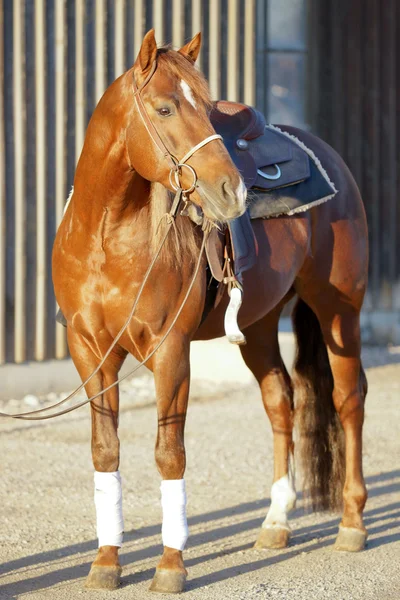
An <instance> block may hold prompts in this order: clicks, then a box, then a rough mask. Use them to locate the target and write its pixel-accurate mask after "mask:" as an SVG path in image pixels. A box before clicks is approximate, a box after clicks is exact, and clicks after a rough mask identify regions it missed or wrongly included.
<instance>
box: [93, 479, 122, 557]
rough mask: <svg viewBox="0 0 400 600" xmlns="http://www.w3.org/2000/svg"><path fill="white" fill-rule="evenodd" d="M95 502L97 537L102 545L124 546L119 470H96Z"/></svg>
mask: <svg viewBox="0 0 400 600" xmlns="http://www.w3.org/2000/svg"><path fill="white" fill-rule="evenodd" d="M94 503H95V505H96V517H97V537H98V538H99V548H100V546H119V547H121V546H122V537H123V532H124V518H123V516H122V485H121V475H120V473H119V471H114V472H113V473H100V472H99V471H95V472H94Z"/></svg>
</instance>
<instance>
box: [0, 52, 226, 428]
mask: <svg viewBox="0 0 400 600" xmlns="http://www.w3.org/2000/svg"><path fill="white" fill-rule="evenodd" d="M156 68H157V63H156V61H154V63H153V65H152V68H151V70H150V72H149V74H148V75H147V77H146V79H145V80H144V81H143V82H142V84H141V85H140V87H138V86H137V85H136V81H135V78H134V77H133V89H134V94H133V95H134V98H135V102H136V106H137V109H138V112H139V115H140V117H141V119H142V121H143V123H144V125H145V127H146V129H147V132H148V134H149V135H150V138H151V139H152V141H153V142H154V143H155V144H156V146H157V147H158V149H159V150H160V151H161V152H162V154H163V156H164V158H165V159H166V160H167V161H168V162H169V164H170V165H171V169H170V173H169V180H170V184H171V187H172V188H173V189H174V190H175V192H176V194H175V198H174V201H173V203H172V206H171V210H170V212H169V213H167V215H166V217H167V230H166V232H165V235H164V237H163V239H162V240H161V243H160V245H159V247H158V249H157V252H156V253H155V255H154V257H153V259H152V261H151V263H150V265H149V267H148V269H147V271H146V273H145V276H144V279H143V281H142V284H141V286H140V288H139V291H138V294H137V296H136V299H135V301H134V303H133V305H132V308H131V311H130V313H129V315H128V318H127V319H126V321H125V323H124V325H123V326H122V328H121V329H120V330H119V332H118V334H117V335H116V337H115V338H114V340H113V341H112V343H111V345H110V347H109V348H108V350H107V352H106V353H105V355H104V356H103V358H102V359H101V361H100V363H99V364H98V366H97V367H96V369H95V370H94V371H93V372H92V373H91V374H90V375H89V377H88V378H87V379H86V380H85V381H84V382H83V383H81V385H79V387H77V388H76V389H75V390H74V391H73V392H72V393H71V394H69V395H68V396H67V397H66V398H63V399H62V400H60V401H59V402H56V403H55V404H52V405H51V406H47V407H45V408H40V409H38V410H34V411H30V412H25V413H16V414H7V413H3V412H0V417H11V418H13V419H21V420H25V421H42V420H46V419H53V418H54V417H58V416H60V415H65V414H67V413H69V412H72V411H73V410H76V409H77V408H80V407H81V406H84V405H85V404H88V403H89V402H92V401H93V400H95V399H96V398H98V397H99V396H101V395H102V394H103V393H104V392H107V391H108V390H110V389H111V388H113V387H114V386H116V385H118V384H119V383H120V382H121V381H123V380H124V379H126V378H127V377H129V376H131V375H133V373H135V372H136V371H137V370H138V369H139V368H140V367H142V366H143V365H145V364H146V362H147V361H148V360H150V358H151V357H152V356H153V355H154V354H155V352H156V351H157V350H158V349H159V348H160V346H161V345H162V344H163V343H164V341H165V340H166V338H167V337H168V335H169V334H170V332H171V330H172V328H173V327H174V325H175V323H176V321H177V320H178V318H179V316H180V314H181V312H182V310H183V308H184V306H185V304H186V302H187V299H188V297H189V294H190V292H191V291H192V289H193V286H194V283H195V281H196V278H197V275H198V273H199V269H200V265H201V260H202V257H203V253H204V249H205V245H206V242H207V238H208V235H209V232H210V229H209V228H208V229H207V226H206V227H205V228H203V231H204V236H203V240H202V244H201V248H200V253H199V257H198V260H197V263H196V268H195V270H194V273H193V278H192V280H191V282H190V285H189V288H188V290H187V292H186V294H185V297H184V299H183V301H182V303H181V305H180V307H179V309H178V311H177V313H176V315H175V317H174V319H173V320H172V323H171V325H170V326H169V327H168V329H167V331H166V332H165V334H164V335H163V336H162V338H161V340H160V341H159V342H158V343H157V344H156V346H155V347H154V348H153V350H152V351H151V352H150V354H149V355H148V356H147V357H146V358H145V359H144V360H142V362H140V363H139V364H138V365H136V367H134V368H133V369H132V370H131V371H129V372H128V373H126V374H125V375H124V376H123V377H121V378H119V379H117V380H116V381H114V382H113V383H112V384H111V385H109V386H108V387H106V388H105V389H102V390H101V391H100V392H98V393H97V394H95V395H94V396H92V397H90V398H87V399H85V400H83V401H81V402H78V403H76V404H74V405H73V406H70V407H68V408H65V409H63V410H60V411H58V412H56V413H53V414H50V415H42V416H34V415H38V414H39V413H43V412H48V411H50V410H53V409H54V408H57V407H58V406H61V405H63V404H65V403H66V402H68V401H69V400H71V399H72V398H73V397H75V396H76V395H77V394H78V393H79V392H80V391H81V390H82V389H83V388H84V387H85V386H86V385H87V384H88V383H89V381H91V379H92V378H93V377H94V376H95V375H96V374H97V373H98V372H99V371H100V369H101V368H102V366H103V365H104V363H105V361H106V360H107V358H108V357H109V355H110V354H111V352H112V350H113V349H114V347H115V346H116V344H117V343H118V341H119V340H120V338H121V337H122V335H123V334H124V332H125V331H126V329H127V328H128V326H129V324H130V322H131V320H132V318H133V315H134V313H135V310H136V308H137V305H138V302H139V300H140V297H141V295H142V293H143V289H144V287H145V285H146V283H147V281H148V279H149V277H150V273H151V271H152V270H153V267H154V265H155V263H156V261H157V259H158V257H159V255H160V252H161V250H162V248H163V246H164V244H165V241H166V239H167V237H168V234H169V232H170V230H171V227H172V226H174V227H175V218H176V215H177V213H178V209H179V206H180V204H181V201H182V200H183V201H184V202H185V204H186V203H187V202H188V198H187V194H190V193H191V192H192V191H193V190H194V189H195V187H196V183H197V174H196V171H195V170H194V169H193V167H191V166H190V165H188V164H186V163H187V161H188V160H189V158H190V157H191V156H193V154H194V153H195V152H197V150H199V149H200V148H203V146H205V145H206V144H208V143H210V142H212V141H214V140H222V136H220V135H218V134H213V135H210V136H208V137H207V138H206V139H204V140H203V141H201V142H199V143H198V144H196V145H195V146H194V147H193V148H191V149H190V150H189V151H188V152H187V153H186V154H185V155H184V157H183V158H182V160H181V161H178V160H177V159H176V158H175V157H174V156H173V154H171V152H170V151H169V150H168V148H167V146H166V145H165V144H164V142H163V140H162V138H161V136H160V134H159V133H158V131H157V129H156V127H155V125H154V123H153V122H152V121H151V119H150V116H149V114H148V112H147V110H146V107H145V105H144V102H143V99H142V97H141V95H140V92H141V91H142V90H143V88H144V87H145V86H146V85H147V84H148V83H149V81H150V79H151V78H152V76H153V75H154V73H155V71H156ZM183 168H186V169H188V170H189V172H190V173H191V175H192V177H193V182H192V184H191V185H190V186H189V187H188V188H186V189H183V188H182V185H181V181H180V180H181V176H182V169H183Z"/></svg>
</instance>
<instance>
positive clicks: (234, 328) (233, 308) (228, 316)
mask: <svg viewBox="0 0 400 600" xmlns="http://www.w3.org/2000/svg"><path fill="white" fill-rule="evenodd" d="M230 297H231V299H230V301H229V304H228V308H227V309H226V313H225V320H224V327H225V334H226V336H227V338H228V340H229V341H230V342H231V344H245V343H246V338H245V337H244V335H243V333H242V332H241V331H240V329H239V325H238V322H237V316H238V312H239V308H240V307H241V305H242V292H241V290H240V289H239V288H232V289H231V294H230Z"/></svg>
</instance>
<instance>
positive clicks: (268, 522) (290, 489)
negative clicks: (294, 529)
mask: <svg viewBox="0 0 400 600" xmlns="http://www.w3.org/2000/svg"><path fill="white" fill-rule="evenodd" d="M295 506H296V491H295V489H294V483H293V480H292V477H291V476H290V474H288V475H284V477H281V478H280V479H278V481H275V483H274V484H273V486H272V488H271V506H270V507H269V511H268V514H267V518H266V519H265V521H264V523H263V524H262V526H263V527H264V528H269V527H283V528H286V529H289V530H290V527H289V524H288V520H287V516H288V514H289V512H290V511H291V510H292V509H293V508H294V507H295Z"/></svg>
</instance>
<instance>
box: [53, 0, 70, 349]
mask: <svg viewBox="0 0 400 600" xmlns="http://www.w3.org/2000/svg"><path fill="white" fill-rule="evenodd" d="M65 19H66V10H65V4H64V2H63V1H61V0H60V1H59V2H56V4H55V39H56V51H55V105H56V114H55V138H56V139H55V146H56V157H55V169H56V173H55V187H56V200H55V210H56V226H57V227H58V225H59V224H60V222H61V219H62V217H63V212H64V205H65V181H66V149H65V146H66V139H65V138H66V134H65V121H64V117H65V111H66V101H65V98H66V89H65V80H66V70H65V50H66V41H67V38H66V31H65ZM56 308H57V307H56ZM55 341H56V348H55V352H56V358H64V357H65V356H66V354H67V343H66V335H65V329H64V327H61V326H60V325H56V326H55Z"/></svg>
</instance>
